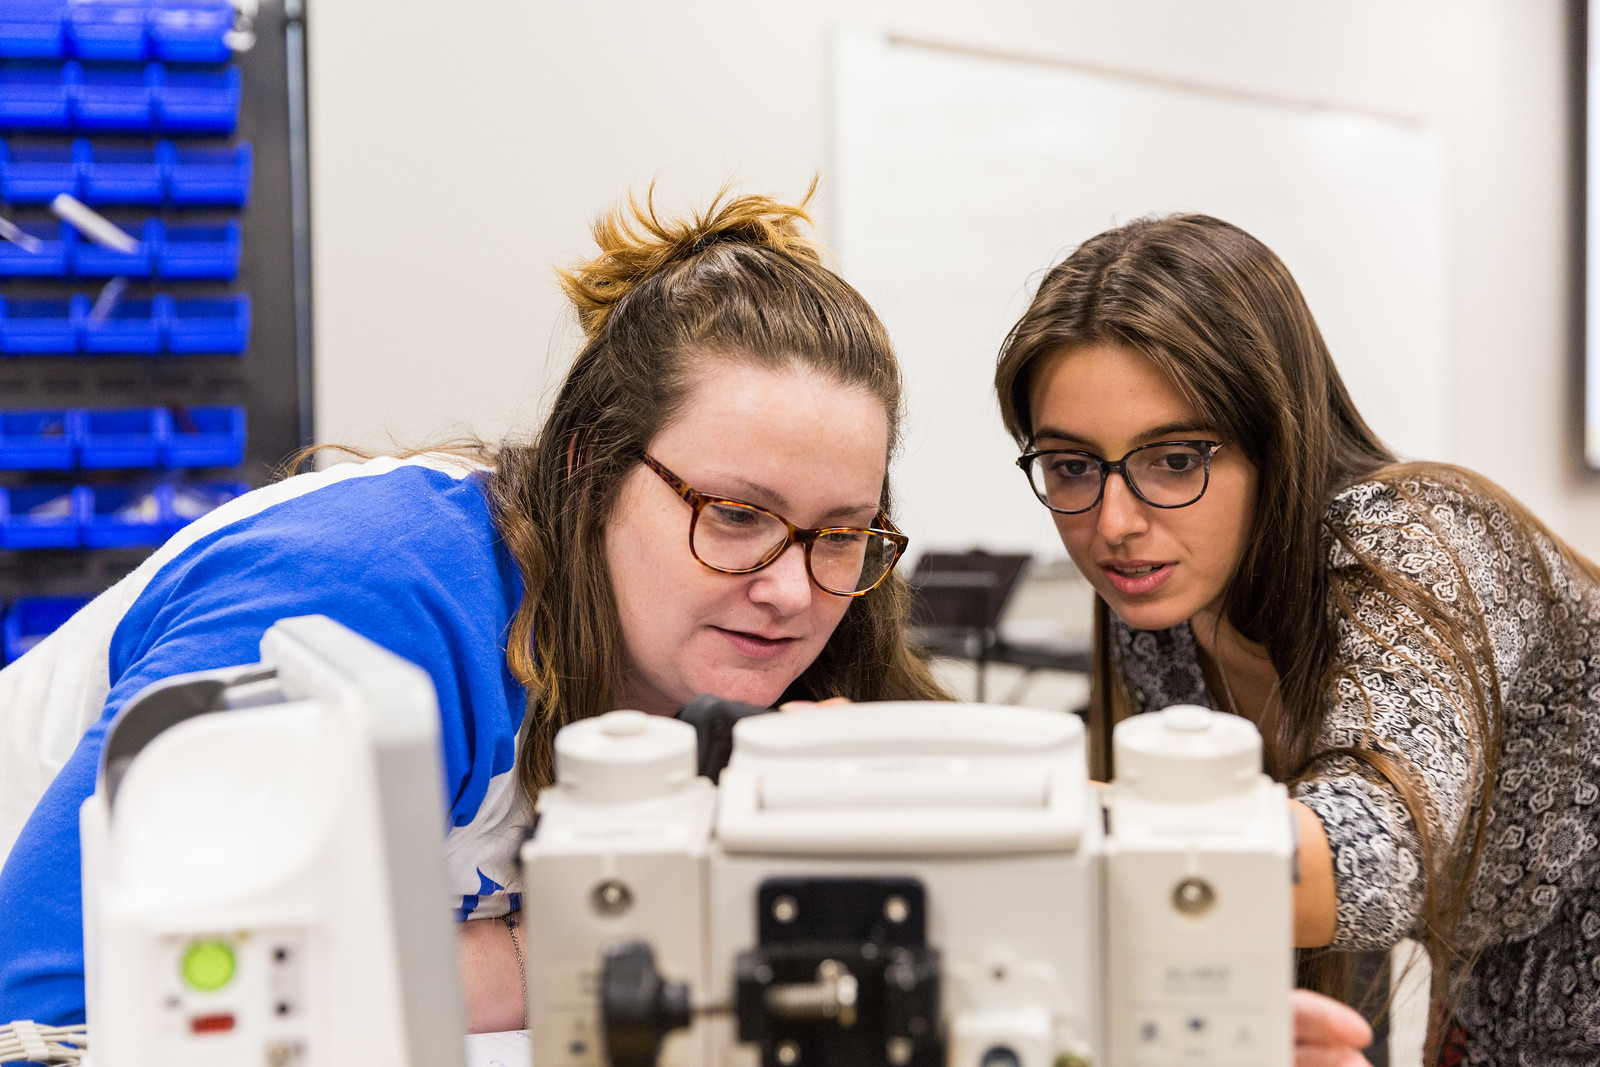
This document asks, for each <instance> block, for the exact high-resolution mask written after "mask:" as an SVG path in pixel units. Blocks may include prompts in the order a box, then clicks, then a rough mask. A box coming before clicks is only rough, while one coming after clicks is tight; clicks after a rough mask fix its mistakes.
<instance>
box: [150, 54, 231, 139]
mask: <svg viewBox="0 0 1600 1067" xmlns="http://www.w3.org/2000/svg"><path fill="white" fill-rule="evenodd" d="M243 92H244V79H243V76H242V75H241V74H240V73H239V68H238V67H229V68H228V69H226V70H167V71H166V72H165V75H164V77H163V81H162V84H161V86H160V87H159V88H158V89H156V119H157V121H158V122H159V123H160V125H161V128H162V130H164V131H166V132H167V133H204V134H216V135H226V134H230V133H232V132H233V128H234V127H235V126H237V125H238V124H239V101H240V100H241V99H242V97H243Z"/></svg>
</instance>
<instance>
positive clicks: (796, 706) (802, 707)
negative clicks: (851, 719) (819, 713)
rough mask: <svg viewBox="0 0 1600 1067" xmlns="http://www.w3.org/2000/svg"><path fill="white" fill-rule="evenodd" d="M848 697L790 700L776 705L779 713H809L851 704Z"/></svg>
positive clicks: (851, 701)
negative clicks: (814, 709)
mask: <svg viewBox="0 0 1600 1067" xmlns="http://www.w3.org/2000/svg"><path fill="white" fill-rule="evenodd" d="M853 703H855V701H853V700H851V699H850V698H849V697H829V698H828V699H827V700H790V701H786V702H785V703H782V704H779V705H778V710H779V711H810V710H811V709H812V708H831V707H836V706H838V705H840V704H853Z"/></svg>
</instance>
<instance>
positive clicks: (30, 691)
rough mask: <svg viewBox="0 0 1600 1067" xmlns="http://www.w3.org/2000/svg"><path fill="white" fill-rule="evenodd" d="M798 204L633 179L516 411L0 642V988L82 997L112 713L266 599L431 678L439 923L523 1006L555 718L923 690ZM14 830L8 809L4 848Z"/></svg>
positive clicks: (210, 530)
mask: <svg viewBox="0 0 1600 1067" xmlns="http://www.w3.org/2000/svg"><path fill="white" fill-rule="evenodd" d="M808 222H809V219H808V217H807V215H806V213H805V211H804V207H803V205H802V206H794V205H787V204H782V203H778V202H775V201H773V200H770V199H768V198H765V197H759V196H743V197H735V198H726V197H724V198H719V199H718V200H717V201H716V202H714V203H713V204H712V205H711V207H710V208H708V209H707V210H706V211H705V212H703V213H701V214H699V215H697V216H694V217H690V218H681V219H680V218H672V217H663V216H661V215H659V214H658V213H657V212H656V211H655V209H654V207H653V206H652V205H651V204H650V203H649V202H648V201H647V203H646V204H645V205H643V206H641V205H638V204H636V203H634V202H633V201H632V200H631V199H630V200H629V202H628V206H627V207H626V208H624V209H620V210H618V211H616V212H613V213H611V214H610V215H607V216H606V217H604V218H602V219H601V220H600V221H599V222H598V223H597V224H596V226H595V229H594V234H595V238H596V240H597V242H598V243H599V246H600V250H599V254H598V255H597V256H596V257H595V258H594V259H592V260H590V261H589V262H587V263H584V264H581V265H579V266H577V267H575V268H573V269H572V270H570V271H567V272H565V273H564V274H563V282H564V284H565V287H566V291H567V293H568V295H569V296H570V297H571V299H572V302H573V304H574V306H575V308H576V311H577V314H578V318H579V321H580V323H581V325H582V327H583V330H584V335H585V343H584V345H583V348H582V350H581V351H580V352H579V353H578V355H577V357H576V359H575V361H574V363H573V365H572V368H571V370H570V371H569V372H568V374H567V376H566V379H565V381H564V383H563V385H562V387H561V389H560V391H559V393H558V395H557V396H556V397H555V400H554V404H553V406H552V409H551V414H550V416H549V418H548V419H547V420H546V422H545V424H544V426H543V428H542V429H541V430H540V431H539V433H538V434H537V435H536V436H535V437H534V438H533V439H532V440H531V441H508V442H506V443H503V444H501V445H499V446H498V447H489V446H478V447H476V448H469V449H467V450H465V452H463V451H462V450H459V449H458V450H456V452H455V453H454V454H431V455H430V454H423V455H419V456H413V457H410V458H409V459H397V458H394V457H388V458H379V459H374V460H370V461H368V462H366V463H363V464H359V465H357V464H342V465H339V466H336V467H334V468H331V469H329V470H324V471H321V472H317V473H314V474H306V475H301V476H298V477H295V478H290V479H288V480H286V481H283V482H280V483H278V484H276V485H273V486H269V487H267V488H265V489H262V490H258V491H256V492H254V493H251V494H248V495H246V496H244V497H241V498H240V499H239V500H237V501H234V502H233V503H231V504H229V505H227V506H225V507H223V508H220V509H218V510H217V511H216V512H214V513H213V514H211V515H209V516H207V517H206V518H204V519H202V520H201V521H200V522H197V523H196V524H194V525H193V526H191V527H189V528H188V529H186V530H185V531H183V532H182V533H180V534H179V535H178V536H177V537H175V538H174V539H173V540H172V541H171V542H169V543H168V544H167V545H166V546H165V547H163V548H162V549H161V550H160V551H159V552H157V553H156V555H155V556H153V557H152V558H151V559H150V560H149V561H147V562H146V563H145V564H144V565H143V566H141V567H140V568H139V570H138V571H137V572H136V573H135V574H133V575H131V576H130V577H129V578H128V579H127V580H125V581H124V582H122V583H120V584H119V585H118V586H117V587H116V588H114V589H112V590H110V591H109V592H107V593H105V594H103V595H102V596H101V597H99V598H97V599H96V600H95V601H94V602H93V603H92V604H91V605H90V606H89V607H87V608H85V609H84V611H83V612H81V613H80V614H79V615H78V616H76V617H74V618H73V619H72V620H71V621H70V622H68V623H67V624H66V626H65V627H63V628H62V629H61V630H59V631H57V633H56V634H55V635H53V636H52V637H50V638H49V639H47V640H46V641H45V642H44V643H42V644H41V645H40V646H39V647H38V648H36V649H35V650H33V651H31V652H29V653H28V655H27V656H25V657H23V658H22V659H21V660H19V661H18V662H17V663H16V664H14V665H12V666H11V667H9V668H7V669H6V670H5V671H4V672H0V718H8V719H9V723H8V725H10V726H13V727H15V728H16V729H15V730H14V731H13V732H12V735H11V737H10V738H9V740H11V741H14V742H16V743H15V744H14V745H13V746H12V748H11V750H10V753H8V754H7V757H6V758H7V760H8V762H10V763H24V762H28V763H37V766H36V767H34V766H30V767H28V768H26V770H27V775H26V776H25V777H26V778H27V779H28V780H32V778H38V779H39V780H40V782H41V786H40V788H41V789H43V796H42V798H41V799H40V800H39V802H38V804H37V806H36V807H34V808H33V809H32V814H31V816H29V817H28V819H27V822H26V825H24V826H22V827H21V830H20V835H19V836H17V837H16V843H15V845H14V846H12V847H10V849H9V856H7V858H6V862H5V866H4V868H3V869H0V1019H13V1018H30V1019H35V1020H39V1021H42V1022H49V1023H53V1024H60V1025H65V1024H70V1023H77V1022H81V1021H83V1018H84V1003H83V946H82V935H81V898H80V894H79V869H78V867H79V860H78V850H77V842H78V829H77V813H78V808H79V806H80V804H81V803H82V801H83V799H84V798H85V797H86V796H87V795H88V794H89V793H90V792H91V791H92V789H93V787H94V778H95V767H96V764H97V762H98V755H99V748H100V742H101V739H102V738H103V736H104V733H105V728H106V724H107V723H108V722H109V720H110V718H111V717H112V716H113V715H115V713H116V712H117V710H118V709H119V708H120V707H121V706H122V705H123V703H125V702H126V701H127V700H128V699H129V698H130V697H131V696H133V695H134V694H135V693H137V692H138V691H139V690H140V689H142V688H144V686H146V685H148V684H149V683H151V682H153V681H156V680H158V679H161V678H165V677H168V676H171V675H174V674H179V673H185V672H189V671H197V670H205V669H209V668H217V667H224V666H229V665H234V664H239V663H248V662H253V661H254V660H256V659H257V658H258V655H257V648H258V645H259V643H260V639H261V635H262V633H263V632H264V631H265V630H266V628H267V627H268V626H270V625H271V624H272V623H273V622H275V621H276V620H277V619H280V618H283V617H286V616H292V615H304V614H311V613H321V614H325V615H328V616H331V617H332V618H334V619H336V620H338V621H340V622H343V623H344V624H345V625H347V626H350V627H351V628H352V629H355V630H356V631H358V632H360V633H363V634H365V635H366V636H368V637H370V638H372V639H373V640H375V641H377V642H378V643H380V644H382V645H384V646H386V647H388V648H390V649H391V650H392V651H395V652H397V653H398V654H400V655H402V656H404V657H405V658H407V659H410V660H412V661H413V662H415V663H417V664H419V665H420V666H422V667H423V668H424V669H426V670H427V671H428V673H429V675H430V677H431V678H432V681H433V684H434V688H435V690H436V691H437V694H438V700H439V707H440V714H441V720H442V727H443V728H442V747H443V754H444V763H445V767H444V788H445V795H446V800H447V804H448V806H449V815H450V831H449V833H448V835H447V837H446V842H445V852H446V860H447V864H448V867H449V876H450V878H451V881H452V892H453V893H456V894H459V898H460V899H459V901H458V911H459V914H460V916H461V917H462V918H463V919H464V920H484V919H487V920H493V921H464V922H463V923H462V924H461V942H462V954H463V977H464V981H465V985H466V992H467V1006H468V1015H469V1023H470V1025H471V1026H472V1027H473V1028H474V1029H479V1030H484V1029H491V1030H492V1029H509V1028H514V1027H517V1026H520V1025H522V1018H523V1006H522V1005H523V993H522V985H521V980H520V974H521V973H522V970H523V968H524V967H525V966H526V961H524V960H522V958H521V953H520V943H519V941H518V940H517V936H516V931H515V925H514V916H515V915H516V913H517V912H518V910H519V908H520V906H521V905H520V898H519V894H518V892H517V889H518V882H519V879H518V873H517V868H516V856H515V853H516V848H517V845H518V842H519V841H520V840H521V836H522V835H521V828H522V826H523V825H525V824H526V822H527V821H528V813H529V811H530V810H531V804H532V801H533V800H534V798H535V797H536V796H537V794H538V792H539V791H540V790H541V789H542V788H544V787H545V786H546V785H549V784H550V782H551V780H552V773H553V767H552V764H553V760H552V742H553V739H554V736H555V733H556V731H557V730H558V729H559V728H560V727H561V726H563V725H565V724H566V723H569V722H573V721H575V720H577V719H581V718H585V717H587V716H592V715H596V714H599V713H602V712H605V711H609V710H611V709H614V708H636V709H641V710H644V711H648V712H652V713H659V714H673V713H675V712H676V711H677V710H679V709H680V708H681V707H682V706H683V705H684V704H685V703H686V702H687V701H688V700H690V699H691V698H692V697H693V696H694V695H696V694H697V693H702V692H711V693H716V694H718V695H721V696H725V697H729V698H732V699H737V700H742V701H747V702H752V703H757V704H761V705H764V706H765V705H771V704H773V703H775V702H777V701H779V700H782V699H786V698H808V699H825V698H829V697H846V698H850V699H854V700H879V699H919V698H933V697H938V696H941V695H942V694H941V693H940V691H939V690H938V688H937V687H936V686H935V685H934V683H933V681H932V680H931V678H930V677H929V675H928V673H927V670H926V667H925V666H924V664H923V663H922V662H921V661H919V660H918V659H917V658H916V657H915V656H913V655H912V654H911V652H910V651H909V650H908V649H907V648H906V645H905V642H904V639H903V635H902V619H903V616H904V607H905V597H906V592H905V588H904V586H903V585H902V584H901V583H900V581H899V580H898V578H897V577H896V576H895V575H894V573H893V568H894V565H895V563H896V561H897V560H898V559H899V558H900V555H901V553H902V552H903V551H904V549H905V545H906V539H905V538H904V536H902V535H901V534H900V533H899V532H898V531H897V530H896V529H895V528H894V525H893V523H892V521H891V520H890V518H889V510H890V494H889V482H888V477H887V467H888V461H889V456H890V453H891V451H892V449H893V447H894V443H895V441H896V438H897V431H898V422H899V416H900V375H899V370H898V368H897V365H896V362H895V358H894V354H893V351H892V349H891V346H890V344H889V339H888V335H887V333H886V332H885V331H884V329H883V326H882V324H881V323H880V322H879V321H878V319H877V317H876V316H875V315H874V314H873V312H872V310H871V309H870V308H869V307H868V306H867V305H866V303H865V302H864V301H863V300H862V298H861V297H860V295H859V294H858V293H856V291H855V290H854V289H852V288H851V287H850V286H849V285H847V284H846V283H845V282H844V281H842V280H841V279H840V278H839V277H838V276H837V275H835V274H834V273H832V272H831V271H830V270H828V269H827V267H826V266H824V264H823V259H822V253H821V250H820V249H819V247H818V246H817V245H816V244H814V243H813V242H812V240H811V239H810V238H809V237H808V236H806V232H805V225H806V224H807V223H808ZM40 722H46V723H48V724H49V725H48V728H44V729H41V728H40V726H39V723H40ZM80 735H81V737H82V739H81V740H77V741H76V747H75V748H73V747H72V741H73V740H76V739H77V738H79V736H80ZM52 737H55V738H60V737H66V738H68V739H69V741H68V745H67V751H66V752H62V753H59V754H55V753H52V752H51V751H50V744H49V742H50V739H51V738H52ZM29 738H31V742H30V743H31V744H33V745H34V746H36V747H37V748H38V750H39V751H38V755H37V758H36V759H35V758H34V757H33V756H31V755H30V756H29V757H28V759H27V760H19V759H16V758H15V756H14V755H13V753H14V754H23V755H27V753H26V750H27V749H28V747H29V744H26V743H23V740H24V739H29ZM0 777H4V776H3V775H0ZM45 781H48V783H49V784H48V788H47V789H44V788H43V782H45ZM5 814H8V812H7V811H5V810H4V809H3V806H0V815H5ZM16 833H17V830H16V828H15V827H14V826H9V825H4V824H3V820H0V851H4V850H5V849H6V847H7V846H8V845H9V844H10V838H11V835H13V834H16ZM350 891H351V892H353V893H359V892H361V887H359V886H352V887H350ZM500 920H505V921H500Z"/></svg>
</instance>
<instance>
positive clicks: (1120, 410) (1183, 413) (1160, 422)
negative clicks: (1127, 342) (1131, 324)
mask: <svg viewBox="0 0 1600 1067" xmlns="http://www.w3.org/2000/svg"><path fill="white" fill-rule="evenodd" d="M1029 408H1030V413H1031V415H1032V420H1031V421H1032V423H1033V432H1034V436H1035V438H1039V437H1061V438H1066V439H1073V440H1083V441H1094V440H1098V439H1101V438H1114V439H1116V440H1131V439H1133V438H1138V437H1143V436H1146V435H1148V434H1149V433H1151V432H1152V431H1155V430H1161V429H1178V428H1193V429H1199V428H1203V427H1208V426H1209V425H1210V420H1208V419H1206V418H1205V417H1204V416H1203V415H1202V414H1201V413H1200V412H1199V411H1197V410H1196V409H1195V407H1194V405H1193V404H1191V403H1190V402H1189V401H1188V400H1187V399H1186V398H1185V397H1184V396H1183V394H1182V393H1181V392H1180V391H1179V390H1178V388H1177V387H1176V386H1175V385H1174V383H1173V382H1172V380H1171V379H1170V378H1169V377H1167V375H1166V373H1165V372H1164V371H1163V370H1162V369H1161V368H1160V367H1159V366H1158V365H1157V364H1156V362H1155V361H1154V360H1152V359H1151V358H1150V357H1149V356H1146V355H1145V354H1143V353H1142V352H1139V351H1136V350H1135V349H1132V348H1128V347H1126V346H1122V345H1077V346H1074V347H1071V348H1064V349H1058V350H1057V351H1055V352H1052V353H1051V354H1049V355H1048V356H1045V357H1044V358H1043V359H1041V360H1040V361H1039V365H1038V367H1037V369H1036V370H1035V371H1034V373H1033V375H1032V377H1031V380H1030V383H1029Z"/></svg>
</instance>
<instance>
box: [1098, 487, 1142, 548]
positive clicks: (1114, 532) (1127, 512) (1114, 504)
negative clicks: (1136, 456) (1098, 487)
mask: <svg viewBox="0 0 1600 1067" xmlns="http://www.w3.org/2000/svg"><path fill="white" fill-rule="evenodd" d="M1098 526H1099V529H1100V536H1101V537H1102V538H1103V539H1104V540H1105V542H1106V543H1107V544H1111V545H1115V544H1120V543H1122V542H1123V541H1125V540H1127V539H1128V538H1129V537H1132V536H1134V535H1135V534H1141V533H1143V532H1144V531H1145V530H1147V529H1149V528H1150V522H1149V516H1148V515H1146V514H1145V510H1144V503H1143V501H1141V500H1140V499H1139V498H1138V497H1136V496H1134V495H1133V490H1132V489H1129V488H1128V483H1127V482H1126V481H1125V480H1123V477H1122V475H1120V474H1112V475H1109V476H1108V477H1107V478H1106V488H1105V493H1104V495H1102V496H1101V498H1100V516H1099V522H1098Z"/></svg>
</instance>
